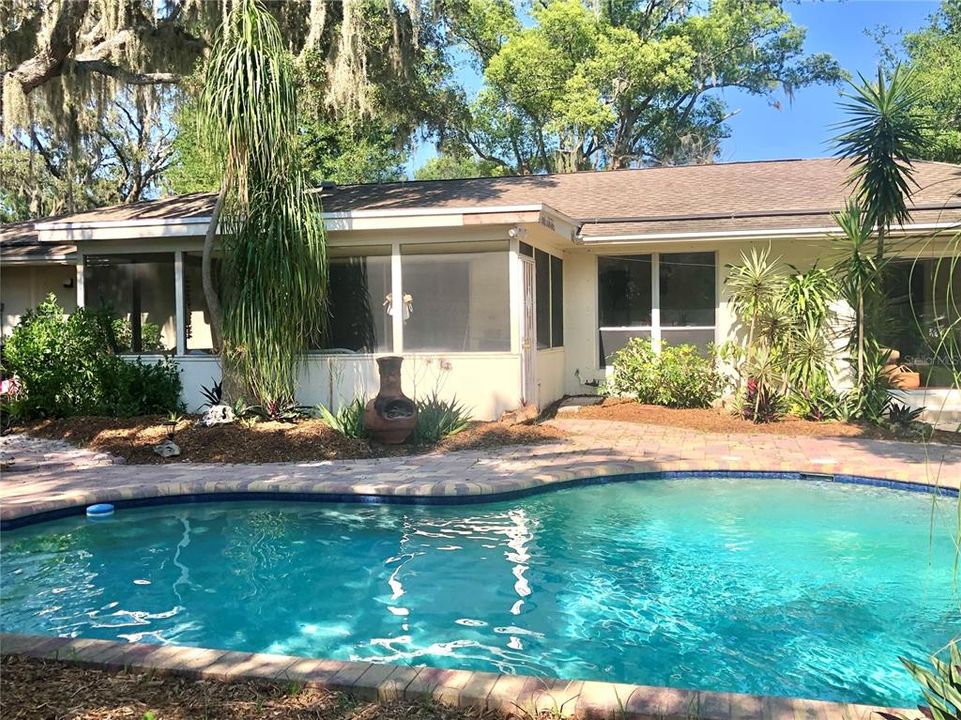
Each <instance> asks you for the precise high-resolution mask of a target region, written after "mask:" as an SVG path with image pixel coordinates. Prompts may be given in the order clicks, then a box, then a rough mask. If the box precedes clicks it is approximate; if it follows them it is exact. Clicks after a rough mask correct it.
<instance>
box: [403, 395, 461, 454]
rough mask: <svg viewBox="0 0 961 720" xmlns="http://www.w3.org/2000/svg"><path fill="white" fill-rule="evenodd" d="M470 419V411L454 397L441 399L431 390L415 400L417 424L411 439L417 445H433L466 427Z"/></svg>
mask: <svg viewBox="0 0 961 720" xmlns="http://www.w3.org/2000/svg"><path fill="white" fill-rule="evenodd" d="M470 419H471V411H470V410H469V409H467V408H466V407H465V406H464V405H462V404H461V403H460V402H458V400H457V398H456V397H455V398H451V399H450V400H442V399H441V398H440V396H439V395H438V394H437V393H436V392H433V393H431V394H430V395H428V396H427V398H426V399H424V400H418V401H417V425H415V426H414V432H413V435H412V436H411V439H412V441H413V442H414V443H416V444H418V445H433V444H435V443H438V442H440V441H441V440H443V439H444V438H445V437H449V436H450V435H456V434H457V433H459V432H461V431H462V430H464V429H466V428H467V426H468V424H469V423H470Z"/></svg>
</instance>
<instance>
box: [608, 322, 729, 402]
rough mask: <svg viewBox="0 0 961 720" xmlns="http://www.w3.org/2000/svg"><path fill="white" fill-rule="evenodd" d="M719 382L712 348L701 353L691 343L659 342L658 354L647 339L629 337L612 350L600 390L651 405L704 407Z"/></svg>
mask: <svg viewBox="0 0 961 720" xmlns="http://www.w3.org/2000/svg"><path fill="white" fill-rule="evenodd" d="M721 385H722V379H721V376H720V374H719V373H718V370H717V362H716V360H715V357H714V352H713V349H712V351H711V353H710V356H709V357H704V356H703V355H701V354H700V353H699V352H698V350H697V348H696V347H694V346H693V345H675V346H671V345H668V344H667V343H665V342H662V343H661V352H660V353H659V354H658V353H655V352H654V349H653V347H652V346H651V341H650V340H644V339H641V338H632V339H631V340H629V341H628V343H627V345H625V346H624V347H623V348H622V349H621V350H618V351H617V352H616V353H614V357H613V368H611V370H610V373H609V378H608V381H607V383H606V384H605V385H604V388H603V392H604V393H605V394H607V395H614V396H629V397H634V398H636V399H637V401H638V402H641V403H646V404H650V405H666V406H667V407H677V408H703V407H708V406H709V405H710V404H711V402H712V401H713V400H715V399H716V398H717V397H718V396H719V395H720V393H721Z"/></svg>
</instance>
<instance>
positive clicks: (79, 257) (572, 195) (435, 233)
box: [0, 159, 961, 418]
mask: <svg viewBox="0 0 961 720" xmlns="http://www.w3.org/2000/svg"><path fill="white" fill-rule="evenodd" d="M848 173H849V169H848V168H847V167H846V166H845V165H844V164H841V163H839V162H838V161H836V160H833V159H815V160H783V161H767V162H742V163H725V164H716V165H700V166H686V167H671V168H649V169H637V170H616V171H609V172H592V173H577V174H570V175H545V176H533V177H531V176H528V177H505V178H478V179H468V180H445V181H425V182H402V183H389V184H381V185H356V186H349V187H330V188H326V187H325V188H322V189H319V190H317V191H315V192H316V195H317V197H318V198H319V199H320V201H321V203H322V209H323V217H324V221H325V224H326V227H327V231H328V235H327V237H328V245H329V255H330V298H331V304H330V313H331V321H330V333H329V338H328V340H327V342H326V343H325V344H326V345H327V347H324V348H317V349H316V351H314V352H311V353H310V356H309V359H308V362H307V365H306V367H305V369H304V373H303V377H302V378H301V382H300V391H299V395H298V400H299V401H301V402H303V403H305V404H316V403H324V404H327V405H331V404H333V405H339V404H340V403H342V402H345V401H349V400H350V399H352V398H354V397H356V396H360V395H367V396H369V395H372V394H373V393H375V392H376V388H377V373H376V366H375V363H374V362H373V357H374V356H376V355H379V354H385V353H386V354H401V355H403V356H404V357H405V358H406V361H405V367H404V386H405V389H406V390H407V391H408V393H409V394H410V393H413V394H418V395H420V394H424V393H426V392H430V391H432V390H435V389H436V390H438V391H439V392H440V393H441V394H442V395H456V396H457V397H458V398H459V399H460V400H461V401H463V402H464V403H465V404H467V405H469V406H471V407H473V409H474V412H475V415H476V417H478V418H494V417H497V416H499V415H500V414H501V413H502V412H504V411H506V410H509V409H512V408H516V407H518V406H521V405H523V404H536V405H538V406H541V407H543V406H545V405H547V404H548V403H550V402H551V401H553V400H555V399H557V398H559V397H561V396H562V395H564V394H574V393H585V392H593V390H594V388H595V387H596V385H597V383H598V382H600V381H602V380H603V379H604V376H605V372H606V366H607V364H608V361H609V359H610V356H611V354H612V353H613V352H615V351H616V350H617V349H618V348H620V347H622V346H623V345H624V344H625V343H626V342H627V340H628V339H629V338H631V337H646V338H651V339H652V340H654V341H667V342H669V343H693V344H696V345H698V346H700V347H706V346H707V345H708V344H709V343H711V342H723V341H725V340H727V339H731V338H736V337H737V334H736V328H735V323H734V318H733V317H732V312H731V308H730V306H729V302H728V299H727V292H726V289H725V285H724V279H725V272H726V271H725V268H726V266H727V265H728V264H730V263H735V262H737V261H738V259H739V257H740V255H741V253H742V252H744V251H748V250H749V248H750V247H751V246H767V245H769V244H770V245H771V247H772V248H773V251H774V254H775V255H780V256H782V257H783V259H784V261H785V262H789V263H792V264H794V265H796V266H798V267H800V268H806V267H809V266H810V265H811V264H812V263H814V262H815V261H820V262H821V264H822V266H823V265H825V264H827V263H830V262H831V261H832V258H833V256H834V255H835V254H836V250H835V249H834V248H833V247H832V240H831V238H830V236H831V234H832V233H835V226H834V222H833V220H832V217H831V213H832V212H835V211H837V210H839V209H840V208H841V207H842V206H843V204H844V201H845V199H846V197H847V196H848V194H849V191H848V188H847V187H846V186H845V180H846V178H847V176H848ZM917 181H918V184H919V186H920V189H919V190H918V191H917V192H916V193H915V194H914V196H913V208H912V220H911V223H910V224H909V225H907V226H905V227H903V228H898V229H897V230H896V231H895V232H894V233H893V236H892V240H891V241H890V243H889V245H890V247H891V248H892V251H893V252H894V253H896V254H899V255H900V256H901V257H902V261H901V262H900V264H898V265H896V266H895V270H896V272H895V273H894V277H896V278H898V280H897V281H898V282H900V283H902V285H903V293H901V294H900V295H901V299H900V302H901V303H902V305H904V304H905V303H908V304H910V303H911V302H912V301H913V303H914V307H915V308H916V309H918V308H920V311H921V315H922V319H925V318H926V315H925V314H927V315H933V314H934V313H936V312H937V308H934V307H932V306H931V298H932V297H933V296H934V293H935V290H936V289H937V290H938V291H939V292H940V291H941V290H943V288H944V287H946V285H945V284H946V283H953V287H954V292H955V293H957V297H961V273H955V274H954V277H953V279H949V276H948V275H949V274H948V272H947V271H946V268H945V267H943V265H939V264H938V263H937V262H936V260H935V258H936V257H938V256H939V255H942V254H944V253H945V250H946V248H948V247H953V248H954V252H956V251H957V247H958V245H957V241H955V244H954V245H953V246H950V244H949V241H950V238H951V237H952V235H953V234H956V233H957V231H958V228H959V225H961V166H957V165H949V164H943V163H933V162H919V163H917ZM213 202H214V198H213V196H211V195H205V194H198V195H189V196H183V197H176V198H171V199H164V200H157V201H150V202H142V203H137V204H134V205H127V206H118V207H109V208H101V209H98V210H94V211H91V212H86V213H80V214H75V215H69V216H63V217H57V218H48V219H44V220H39V221H36V222H28V223H21V224H17V225H10V226H6V227H4V228H3V229H2V230H0V261H2V275H0V281H2V303H3V310H2V313H3V332H4V334H7V333H9V332H10V330H11V328H12V327H13V326H14V325H15V324H16V322H17V320H18V318H19V317H20V315H21V314H22V313H23V312H24V311H25V310H26V309H27V308H29V307H31V306H33V305H35V304H36V303H37V302H38V301H40V300H41V299H42V298H43V297H44V296H45V295H46V294H47V293H50V292H53V293H55V294H56V295H57V296H58V297H59V298H60V300H61V302H62V303H63V304H64V305H65V306H66V307H67V308H68V309H72V308H73V307H74V306H77V305H98V304H101V303H106V304H109V305H111V306H112V307H113V308H114V310H115V312H117V313H118V314H120V315H122V316H124V317H126V318H128V320H129V321H130V322H131V323H132V324H133V325H134V326H136V325H139V326H140V327H141V330H142V331H143V332H142V335H143V339H142V340H141V339H140V335H141V333H138V332H134V333H133V336H134V337H133V339H132V341H131V346H130V348H129V349H130V351H131V353H133V354H141V355H160V354H170V355H172V356H173V358H174V359H175V360H176V362H177V363H178V364H179V366H180V367H181V369H182V370H183V381H184V394H185V398H184V399H185V401H186V402H187V404H188V406H189V407H196V406H197V405H199V403H200V394H199V391H200V388H201V386H202V385H205V384H210V382H211V378H218V377H219V370H218V365H217V359H216V358H215V357H214V356H213V355H211V353H210V332H209V325H208V318H207V316H206V309H205V303H204V297H203V292H202V288H201V279H200V258H201V247H202V243H203V235H204V233H205V231H206V228H207V224H208V216H209V214H210V212H211V208H212V206H213ZM835 234H836V233H835ZM896 294H897V293H896ZM927 319H930V318H927ZM148 329H149V332H147V330H148ZM899 349H900V350H901V352H902V357H903V358H905V359H907V360H908V361H910V362H912V363H915V364H916V365H917V366H918V367H919V368H921V369H922V371H923V373H924V375H925V377H926V379H927V380H928V383H929V385H930V386H931V387H936V386H938V385H939V384H948V383H947V382H946V378H945V375H946V374H945V372H944V368H939V367H938V358H931V357H928V355H930V353H928V352H927V351H926V349H925V344H924V343H923V342H922V341H921V338H920V335H919V333H918V332H912V331H909V330H908V329H906V330H905V333H904V339H903V343H902V347H900V348H899Z"/></svg>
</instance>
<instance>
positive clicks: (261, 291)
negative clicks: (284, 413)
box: [199, 0, 327, 407]
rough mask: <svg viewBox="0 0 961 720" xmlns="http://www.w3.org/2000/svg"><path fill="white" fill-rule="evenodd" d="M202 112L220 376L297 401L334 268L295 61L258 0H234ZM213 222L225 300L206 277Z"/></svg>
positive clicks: (269, 400)
mask: <svg viewBox="0 0 961 720" xmlns="http://www.w3.org/2000/svg"><path fill="white" fill-rule="evenodd" d="M199 108H200V120H201V134H202V138H203V140H204V142H205V143H207V144H208V145H209V146H210V147H212V148H214V149H215V150H216V154H217V156H219V157H220V158H222V160H223V171H224V179H223V182H222V184H221V189H220V193H219V195H218V198H217V204H216V207H215V209H214V212H213V217H212V218H211V222H210V225H209V227H208V229H207V236H206V238H205V242H204V253H203V286H204V294H205V295H206V298H207V304H208V308H209V310H210V313H211V317H212V322H211V325H212V329H213V331H214V334H215V341H216V340H217V339H218V337H217V336H220V337H219V339H220V349H221V359H222V362H223V365H224V372H225V375H226V376H227V377H228V378H229V379H231V380H232V381H233V382H234V383H238V384H239V385H240V386H241V387H242V388H243V389H244V390H245V391H247V392H250V393H252V394H253V395H254V397H256V398H257V400H258V401H260V402H261V403H262V404H263V405H264V406H265V407H275V406H277V404H283V403H288V402H291V401H292V400H293V395H294V387H295V381H296V370H297V368H298V366H299V364H300V363H301V362H302V361H303V358H304V356H305V353H306V350H307V349H308V343H309V341H310V340H311V339H313V338H315V337H317V335H318V333H319V332H320V330H321V329H322V328H323V325H324V318H325V302H324V301H325V298H326V288H327V263H326V252H325V241H324V231H323V224H322V221H321V219H320V214H319V213H320V207H319V205H318V204H316V203H314V202H313V201H312V199H311V198H310V196H309V195H308V194H307V192H306V190H307V188H306V180H305V173H304V170H303V167H302V165H301V162H300V153H299V152H298V147H297V143H298V133H297V131H298V119H297V94H296V79H295V75H294V69H293V64H292V59H291V56H290V53H289V51H288V50H287V47H286V44H285V42H284V39H283V37H282V35H281V33H280V29H279V28H278V26H277V23H276V21H275V20H274V19H273V17H271V15H270V14H269V13H268V12H267V11H266V10H265V9H264V7H263V6H262V5H261V3H260V2H259V0H242V1H241V2H238V3H237V4H236V5H235V6H234V7H233V9H232V10H231V11H230V13H229V14H228V15H227V17H226V18H225V20H224V23H223V25H222V27H221V30H220V33H219V36H218V38H217V39H216V41H215V43H214V46H213V49H212V52H211V56H210V59H209V62H208V64H207V67H206V70H205V74H204V83H203V89H202V92H201V96H200V103H199ZM218 226H220V228H221V230H222V241H223V246H222V255H223V259H222V272H221V283H220V285H221V287H220V290H221V292H220V294H219V295H218V293H217V292H216V291H215V289H214V287H213V283H212V281H211V272H210V265H211V256H212V251H213V244H214V235H215V233H216V232H217V229H218ZM221 303H222V311H221ZM227 386H228V387H229V384H228V385H227Z"/></svg>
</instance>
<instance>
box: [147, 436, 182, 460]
mask: <svg viewBox="0 0 961 720" xmlns="http://www.w3.org/2000/svg"><path fill="white" fill-rule="evenodd" d="M153 451H154V452H155V453H157V454H158V455H159V456H160V457H162V458H169V457H177V456H178V455H180V446H179V445H178V444H177V443H175V442H174V441H173V440H164V441H163V442H162V443H160V444H158V445H154V446H153Z"/></svg>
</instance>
